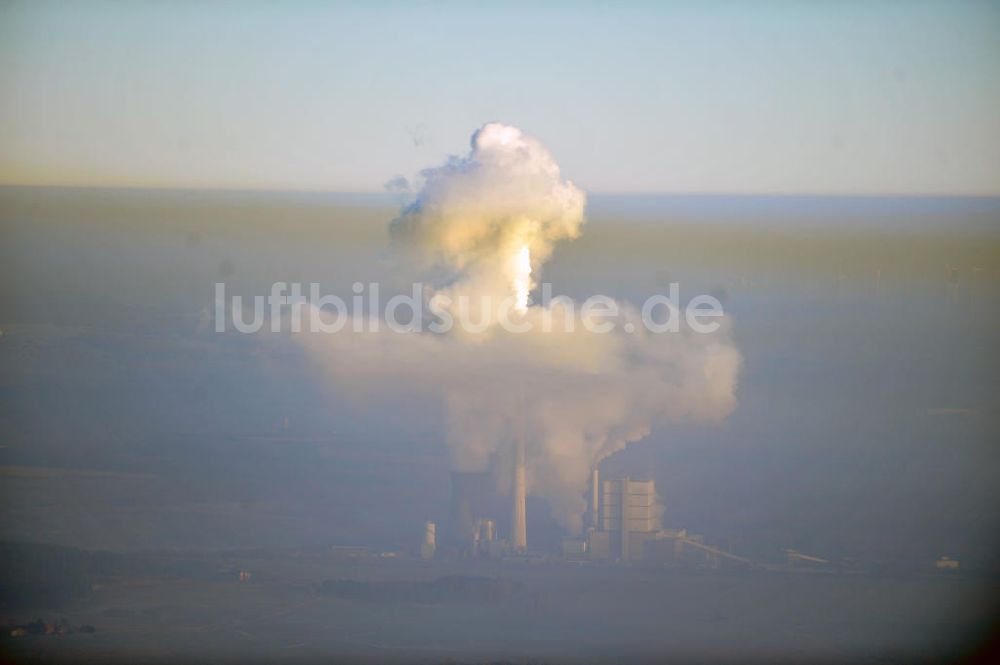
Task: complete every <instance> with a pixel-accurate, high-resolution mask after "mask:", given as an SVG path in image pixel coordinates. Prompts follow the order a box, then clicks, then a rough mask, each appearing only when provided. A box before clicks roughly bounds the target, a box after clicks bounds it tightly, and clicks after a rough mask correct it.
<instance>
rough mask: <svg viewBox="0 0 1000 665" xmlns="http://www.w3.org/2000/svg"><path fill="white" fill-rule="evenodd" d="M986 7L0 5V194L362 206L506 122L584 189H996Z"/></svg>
mask: <svg viewBox="0 0 1000 665" xmlns="http://www.w3.org/2000/svg"><path fill="white" fill-rule="evenodd" d="M998 32H1000V4H998V3H963V2H954V3H948V2H939V3H919V2H908V3H879V2H870V3H851V2H846V3H789V2H781V3H721V2H720V3H704V4H703V3H685V2H680V3H648V4H641V3H632V4H621V3H600V4H586V3H580V4H572V5H571V4H557V3H545V2H541V3H539V2H534V3H525V4H522V5H515V6H514V7H513V9H512V8H511V7H510V6H507V5H506V4H505V5H504V7H503V8H499V7H487V6H482V5H480V4H473V3H469V4H457V3H455V4H442V3H406V4H392V3H371V4H360V3H359V4H335V3H305V2H291V3H267V4H263V3H262V4H250V3H239V4H236V3H232V4H230V3H138V2H137V3H100V2H77V3H48V2H30V3H19V2H4V3H3V4H2V6H0V91H2V94H0V184H6V185H72V186H125V187H181V188H234V189H290V190H316V191H380V190H382V188H383V186H384V184H385V183H386V182H387V181H389V180H391V179H392V178H394V177H396V176H398V175H402V176H404V177H406V178H411V179H412V178H413V176H414V175H415V174H417V173H418V172H419V170H420V169H422V168H424V167H426V166H427V165H429V164H435V163H440V161H441V159H442V158H443V157H444V156H446V155H448V154H457V153H463V152H465V150H466V149H467V146H468V140H469V139H468V137H469V135H470V134H471V132H472V131H473V130H474V129H475V128H477V127H479V126H482V125H483V124H484V123H486V122H489V121H501V122H505V123H509V124H513V125H516V126H519V127H521V128H523V129H524V130H525V131H527V132H529V133H531V134H533V135H535V136H537V137H539V138H540V139H541V140H542V141H543V142H544V143H545V144H546V145H547V146H548V147H549V148H550V149H551V151H552V152H553V154H554V155H555V156H556V159H557V160H558V161H559V163H560V165H561V166H562V168H563V172H564V174H565V175H566V176H567V177H569V178H570V179H571V180H573V181H574V182H575V183H576V184H577V185H579V186H581V187H582V188H583V189H585V190H587V191H590V192H650V193H651V192H663V193H736V194H860V195H869V194H905V195H940V194H944V195H991V196H995V195H1000V120H998V118H1000V39H997V36H998Z"/></svg>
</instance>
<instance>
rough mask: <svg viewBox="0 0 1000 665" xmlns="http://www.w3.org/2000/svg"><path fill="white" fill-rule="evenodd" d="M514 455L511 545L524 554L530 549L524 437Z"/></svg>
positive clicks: (516, 551) (515, 550) (519, 441)
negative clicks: (526, 503)
mask: <svg viewBox="0 0 1000 665" xmlns="http://www.w3.org/2000/svg"><path fill="white" fill-rule="evenodd" d="M516 448H517V449H516V451H515V455H514V491H513V495H514V507H513V515H512V517H511V534H510V540H511V545H512V546H513V548H514V552H515V553H523V552H525V551H526V550H527V549H528V525H527V512H526V510H525V505H524V503H525V496H524V495H525V481H526V479H525V473H526V470H525V468H524V436H521V438H520V439H519V440H518V442H517V447H516Z"/></svg>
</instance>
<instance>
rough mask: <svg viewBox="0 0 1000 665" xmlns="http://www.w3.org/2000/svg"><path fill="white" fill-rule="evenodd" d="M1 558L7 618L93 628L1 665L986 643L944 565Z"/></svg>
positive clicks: (553, 656) (742, 656) (603, 658)
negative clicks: (848, 569)
mask: <svg viewBox="0 0 1000 665" xmlns="http://www.w3.org/2000/svg"><path fill="white" fill-rule="evenodd" d="M26 554H27V555H29V558H30V559H31V560H33V561H34V562H36V563H37V564H38V565H34V566H32V565H29V564H27V563H25V561H24V559H25V556H26ZM4 556H5V563H7V564H8V565H7V566H6V567H5V573H4V584H5V586H4V594H5V595H4V598H3V611H2V613H0V616H2V617H3V619H4V624H5V625H7V626H13V625H23V624H28V623H30V622H34V621H36V619H39V618H41V619H42V621H43V624H49V625H51V626H53V627H56V628H58V627H59V626H72V627H76V626H91V627H93V632H90V631H89V630H88V631H85V632H82V631H79V630H76V629H75V628H74V629H72V630H71V631H70V632H67V633H66V634H60V633H59V632H58V631H55V632H52V631H50V632H51V634H45V632H44V631H41V630H38V631H34V632H31V633H27V634H23V633H22V634H20V635H18V636H16V637H12V636H11V634H10V631H7V634H6V635H5V636H4V637H3V639H2V643H0V644H2V654H3V660H4V661H11V662H74V663H79V662H90V663H107V662H130V663H137V662H142V663H146V662H148V663H155V662H177V661H188V662H210V661H212V662H218V661H223V662H276V661H285V662H302V661H307V662H319V661H323V662H345V661H347V662H373V663H375V662H379V663H381V662H406V663H409V662H416V663H439V662H459V663H460V662H502V661H506V662H534V663H549V662H551V663H564V662H566V663H569V662H643V661H650V662H652V661H656V662H663V661H664V660H667V661H671V660H672V661H674V662H692V661H694V662H733V661H739V662H746V661H751V662H763V661H768V662H776V661H777V662H817V661H819V662H843V661H850V662H871V663H882V662H951V661H952V660H955V659H959V658H962V657H963V656H968V655H974V654H975V653H976V652H977V651H980V650H981V649H983V648H984V646H983V645H984V644H985V640H986V639H987V638H988V636H989V628H990V626H989V620H990V617H991V616H994V615H992V614H991V608H990V605H989V601H990V596H991V593H992V592H993V591H994V585H993V584H992V582H991V581H990V580H989V579H987V578H985V577H980V576H975V575H955V574H945V573H941V574H932V573H905V574H903V573H897V574H886V573H882V574H878V575H876V574H870V573H859V574H849V573H841V574H833V573H827V574H824V573H819V572H790V571H788V572H778V571H757V572H740V571H736V570H729V571H726V570H715V571H709V570H697V569H663V568H661V569H644V568H623V567H614V566H586V565H584V566H570V565H567V564H561V563H519V562H484V561H479V562H477V561H465V562H462V561H459V562H450V563H445V562H430V563H429V562H421V561H417V560H412V559H407V558H404V557H401V556H380V555H379V554H378V553H359V552H355V551H352V550H348V551H337V550H320V549H317V550H311V551H306V550H283V551H264V550H260V551H247V552H228V553H215V554H204V553H202V554H197V553H170V554H164V553H153V554H142V555H115V556H112V555H106V554H94V553H85V552H82V551H80V550H72V549H69V548H52V547H39V546H31V547H25V546H14V545H6V546H4ZM17 557H20V561H21V563H20V564H18V563H17V561H16V559H17ZM12 560H14V563H13V564H11V561H12ZM39 566H41V567H46V568H49V569H50V570H51V576H50V577H51V579H50V580H49V584H47V585H39V586H38V589H39V590H40V591H41V593H40V595H38V596H37V599H36V598H35V597H33V596H32V594H31V593H30V586H25V585H23V584H22V585H21V586H20V587H17V585H14V584H12V582H11V577H12V572H11V571H14V573H15V574H17V575H19V576H21V577H22V578H25V576H28V577H27V578H25V579H30V576H32V575H34V576H35V581H36V582H37V581H38V580H37V570H38V568H39ZM241 571H244V572H245V573H249V574H250V576H249V579H248V580H245V581H241V579H240V572H241ZM15 587H16V588H15ZM15 592H16V593H15Z"/></svg>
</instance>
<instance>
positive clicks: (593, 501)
mask: <svg viewBox="0 0 1000 665" xmlns="http://www.w3.org/2000/svg"><path fill="white" fill-rule="evenodd" d="M600 486H601V478H600V472H598V470H597V465H596V464H595V465H594V471H593V473H592V474H591V476H590V526H592V527H594V528H595V529H599V528H601V524H600V513H599V512H598V508H599V505H600V504H599V499H600V494H599V492H600V489H599V488H600Z"/></svg>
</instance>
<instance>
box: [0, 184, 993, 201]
mask: <svg viewBox="0 0 1000 665" xmlns="http://www.w3.org/2000/svg"><path fill="white" fill-rule="evenodd" d="M0 189H5V190H12V189H50V190H54V189H62V190H77V191H117V192H163V193H168V192H176V193H204V194H226V193H229V194H315V195H346V196H384V197H387V198H404V197H406V196H407V195H412V194H413V192H389V191H385V190H374V189H309V188H282V187H189V186H175V185H59V184H37V183H33V184H23V183H5V182H0ZM583 191H584V193H585V194H586V195H587V196H588V197H590V196H596V197H601V198H603V197H623V198H624V197H630V198H639V197H644V196H648V197H676V198H747V199H750V198H756V199H874V200H877V199H917V200H919V199H939V200H940V199H955V200H992V201H1000V192H997V193H993V194H987V193H949V192H918V193H905V192H904V193H899V192H857V193H855V192H733V191H670V190H658V191H652V190H651V191H621V190H583Z"/></svg>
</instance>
